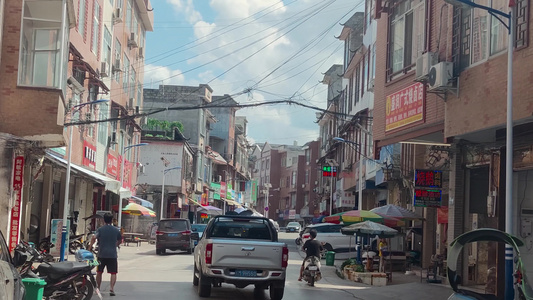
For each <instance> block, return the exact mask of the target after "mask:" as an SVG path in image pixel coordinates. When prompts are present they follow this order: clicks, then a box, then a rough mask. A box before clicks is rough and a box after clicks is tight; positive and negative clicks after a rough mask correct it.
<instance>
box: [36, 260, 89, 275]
mask: <svg viewBox="0 0 533 300" xmlns="http://www.w3.org/2000/svg"><path fill="white" fill-rule="evenodd" d="M92 268H93V267H92V266H89V265H87V263H84V262H72V261H63V262H57V263H53V264H40V265H39V267H37V271H38V272H39V274H41V275H46V274H68V273H73V272H77V271H81V270H83V269H89V270H90V269H92Z"/></svg>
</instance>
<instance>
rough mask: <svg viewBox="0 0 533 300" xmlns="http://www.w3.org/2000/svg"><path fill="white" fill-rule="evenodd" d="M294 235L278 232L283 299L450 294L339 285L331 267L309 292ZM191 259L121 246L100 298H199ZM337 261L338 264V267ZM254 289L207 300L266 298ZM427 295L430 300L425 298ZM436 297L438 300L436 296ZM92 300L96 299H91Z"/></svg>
mask: <svg viewBox="0 0 533 300" xmlns="http://www.w3.org/2000/svg"><path fill="white" fill-rule="evenodd" d="M296 236H297V234H296V233H280V240H282V241H284V242H286V243H287V244H288V245H289V248H290V255H289V267H288V277H287V280H286V286H285V296H284V299H306V300H313V299H317V300H318V299H321V300H322V299H335V300H342V299H395V300H397V299H430V298H431V299H432V300H441V299H442V300H445V299H447V298H448V296H449V295H450V292H449V289H447V288H444V287H439V286H433V285H428V284H415V285H412V284H405V285H392V286H387V287H382V288H377V287H370V286H367V285H363V284H358V283H353V282H350V281H347V280H342V279H340V278H338V277H337V276H336V275H335V272H334V268H333V267H324V278H323V279H322V280H321V281H319V282H318V283H317V284H316V287H309V286H307V285H306V284H305V283H303V282H298V281H297V278H298V272H299V268H300V265H301V261H302V259H303V258H302V256H301V252H298V251H297V248H296V245H295V244H294V239H295V238H296ZM192 263H193V256H192V255H189V254H185V253H180V252H172V251H167V254H166V255H163V256H159V255H156V254H155V246H153V245H148V244H143V245H142V246H140V247H136V246H131V245H130V246H122V248H121V250H120V254H119V274H118V282H117V285H116V286H115V293H116V294H117V295H116V296H115V297H111V296H110V295H109V275H107V274H104V281H103V283H102V294H103V297H104V299H117V300H118V299H134V300H136V299H139V300H141V299H143V300H145V299H154V300H155V299H203V298H200V297H199V296H198V294H197V289H196V287H194V286H193V285H192V276H193V275H192V268H193V267H192ZM340 263H341V261H337V262H336V264H340ZM253 290H254V289H253V286H248V287H246V288H244V289H237V288H235V287H234V286H233V285H228V284H223V285H222V287H220V288H213V289H212V293H211V297H210V298H209V299H232V300H240V299H265V300H266V299H270V297H269V295H268V290H267V291H265V292H264V293H262V294H261V295H254V293H253ZM429 295H431V297H429ZM439 296H440V297H439ZM93 299H94V298H93Z"/></svg>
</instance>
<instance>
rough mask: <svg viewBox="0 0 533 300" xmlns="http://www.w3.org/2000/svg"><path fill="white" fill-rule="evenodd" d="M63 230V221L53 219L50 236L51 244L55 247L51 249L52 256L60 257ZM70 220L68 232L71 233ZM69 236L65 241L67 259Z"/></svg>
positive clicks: (68, 221)
mask: <svg viewBox="0 0 533 300" xmlns="http://www.w3.org/2000/svg"><path fill="white" fill-rule="evenodd" d="M62 228H63V219H52V227H51V234H50V243H52V244H53V245H54V246H53V247H51V248H50V255H52V256H54V257H58V256H59V255H60V252H61V251H60V250H61V237H62V236H61V230H62ZM69 229H70V220H67V231H70V230H69ZM68 244H69V234H67V240H66V241H65V257H66V255H68Z"/></svg>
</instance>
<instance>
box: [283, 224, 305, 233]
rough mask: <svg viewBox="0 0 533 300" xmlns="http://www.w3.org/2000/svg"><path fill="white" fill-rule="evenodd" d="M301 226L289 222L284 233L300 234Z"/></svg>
mask: <svg viewBox="0 0 533 300" xmlns="http://www.w3.org/2000/svg"><path fill="white" fill-rule="evenodd" d="M301 228H302V226H301V225H300V223H298V222H289V224H287V226H286V227H285V232H300V229H301Z"/></svg>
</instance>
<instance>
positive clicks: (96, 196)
mask: <svg viewBox="0 0 533 300" xmlns="http://www.w3.org/2000/svg"><path fill="white" fill-rule="evenodd" d="M121 3H122V1H115V4H116V5H117V6H118V5H121ZM129 3H130V5H129V10H126V11H123V13H124V16H126V19H128V17H129V19H131V20H133V19H135V20H139V22H137V21H135V22H134V24H133V25H131V27H130V28H129V30H132V31H136V32H139V33H142V34H143V35H144V32H145V30H152V26H153V14H152V13H151V7H150V3H149V1H136V2H135V3H134V2H133V1H129ZM1 4H2V5H1V6H0V7H1V8H2V9H0V12H1V15H2V16H4V17H3V18H2V19H4V23H3V26H4V27H3V28H7V29H8V30H7V31H3V33H2V34H3V35H2V36H1V37H2V38H1V39H0V40H1V41H2V42H1V45H2V53H5V54H4V55H3V57H2V60H1V63H2V64H1V66H0V68H1V70H2V74H3V75H2V80H1V82H0V85H1V86H2V91H3V92H2V94H1V95H0V107H1V108H2V111H9V112H10V114H9V115H6V116H5V117H2V120H1V121H0V132H2V134H5V138H3V139H2V142H4V141H5V142H7V143H8V144H9V147H5V145H2V147H0V148H1V149H2V151H7V152H5V153H4V154H3V155H4V156H6V157H16V159H15V160H14V161H15V162H16V163H17V166H16V167H17V169H21V171H23V172H22V173H23V174H24V175H23V176H24V177H26V176H29V177H26V178H25V179H26V180H24V182H26V184H24V183H21V186H20V187H21V188H22V190H23V192H22V193H18V194H17V195H20V196H21V199H19V200H20V201H19V200H17V201H11V200H9V201H8V203H7V205H6V206H5V207H8V211H6V212H0V213H1V214H2V215H8V216H9V217H8V218H2V220H6V222H7V220H10V222H13V220H14V221H15V222H17V223H18V225H19V228H22V229H23V230H21V232H20V233H21V235H22V236H24V237H25V238H26V239H28V240H31V241H38V240H39V239H40V238H43V237H45V236H47V235H49V234H50V220H51V219H58V218H59V219H61V218H62V216H63V211H64V209H65V208H66V209H68V211H67V215H69V217H71V218H72V221H73V222H74V223H76V221H77V219H79V218H81V217H84V216H86V215H91V214H93V213H94V212H95V211H96V210H100V209H105V210H111V207H112V205H113V202H114V203H116V204H117V203H118V199H120V198H122V197H128V196H129V195H131V191H130V190H129V189H121V188H120V181H119V180H120V175H121V174H122V172H121V171H119V169H118V168H119V164H118V161H117V160H118V157H115V159H111V160H110V159H109V157H108V151H109V148H110V145H112V144H113V143H109V140H110V138H109V137H114V136H115V135H112V134H111V132H108V130H107V129H108V126H109V125H110V124H109V122H102V123H100V124H101V125H98V126H97V125H95V124H94V123H95V121H97V120H103V119H107V118H109V117H110V116H109V110H108V109H107V106H113V103H115V102H117V101H118V100H117V99H118V96H119V94H118V93H114V92H115V90H113V89H112V88H113V86H112V84H110V83H109V82H105V80H103V78H104V75H106V74H108V72H109V70H107V69H105V68H104V69H102V66H103V65H102V62H103V61H104V60H105V59H106V57H108V56H106V55H107V54H109V53H110V51H111V45H110V44H108V43H106V42H105V41H107V40H108V39H106V38H107V37H108V34H106V33H107V32H106V31H105V28H106V26H107V27H109V28H110V26H112V25H113V23H112V22H111V19H112V18H114V17H118V18H120V15H118V14H117V11H116V10H114V9H113V7H111V6H110V5H111V4H110V3H109V1H105V0H101V1H98V0H95V1H90V0H85V1H47V0H39V1H24V0H21V1H10V2H9V3H5V10H3V9H4V2H3V1H2V3H1ZM108 17H109V22H108V21H107V20H108ZM36 19H39V20H46V21H43V22H31V20H36ZM117 37H119V35H117ZM130 37H131V36H130ZM119 38H120V39H122V36H120V37H119ZM136 45H137V46H141V47H143V46H144V40H138V41H137V44H136ZM105 46H109V47H108V48H106V47H105ZM130 46H131V47H130V48H129V49H127V51H126V49H124V50H125V52H127V55H132V53H133V52H135V51H136V50H133V49H134V46H133V45H130ZM4 50H6V51H4ZM115 51H117V53H120V55H122V51H121V50H116V49H115ZM135 53H136V52H135ZM125 55H126V54H125ZM143 64H144V62H139V63H138V64H137V65H139V66H138V67H136V69H137V70H139V71H138V73H135V72H133V75H131V76H130V75H129V77H128V78H129V79H128V81H127V82H126V83H127V84H126V86H127V88H128V89H134V88H136V87H137V85H136V84H137V83H139V82H142V65H143ZM128 70H130V69H128ZM128 74H131V73H130V72H129V71H128ZM130 80H131V82H135V84H130ZM122 84H123V83H122V82H121V88H122ZM121 90H122V89H121ZM121 93H122V92H121ZM18 99H24V100H25V101H23V102H21V101H18ZM104 99H105V100H104ZM97 100H103V101H102V102H106V103H105V104H102V103H100V102H99V103H98V104H94V103H92V102H94V101H97ZM140 101H142V100H140ZM118 102H120V101H118ZM124 103H125V101H124ZM118 116H119V115H118V114H117V115H116V117H118ZM123 116H124V114H120V117H123ZM29 119H30V120H31V122H20V120H29ZM114 124H115V126H118V122H116V123H114ZM132 124H133V127H135V125H134V124H135V121H131V122H129V123H128V124H126V122H125V121H123V122H122V125H123V126H122V129H123V130H124V132H126V133H128V134H129V136H128V135H124V137H123V138H122V140H121V141H122V142H121V145H124V144H125V145H126V147H127V146H128V145H131V141H133V140H135V137H134V134H133V133H132V132H133V130H131V129H130V128H133V127H132V126H130V125H132ZM64 128H66V129H67V130H64ZM70 137H72V139H71V140H72V143H68V142H66V141H69V139H70ZM99 141H102V142H101V143H100V144H99V143H98V142H99ZM111 141H114V140H113V139H111ZM62 146H67V147H66V149H65V148H57V147H62ZM51 148H53V150H55V151H49V150H47V149H51ZM119 152H120V151H119ZM131 152H133V151H131ZM68 153H71V154H70V155H69V154H68ZM69 156H70V161H71V165H72V172H71V177H72V179H71V180H70V185H69V187H70V188H69V189H68V190H69V194H68V195H67V196H65V192H66V190H67V188H66V181H67V180H66V179H67V176H66V165H67V159H68V157H69ZM132 157H138V156H137V155H132ZM132 157H130V158H128V161H132V162H136V159H135V158H132ZM20 158H25V160H24V163H23V164H22V160H21V159H20ZM131 165H132V164H129V163H127V164H126V166H127V167H128V170H129V171H128V172H124V173H126V175H127V176H125V180H124V182H125V183H126V186H128V187H130V186H133V185H134V183H135V182H134V181H135V177H136V175H135V167H132V166H131ZM12 167H13V166H12V163H11V162H9V163H6V165H5V166H4V168H3V170H4V171H5V172H6V175H7V176H5V178H10V177H11V175H9V174H12V171H11V170H13V168H12ZM16 173H17V174H18V173H19V172H16ZM106 173H107V176H106ZM31 174H33V175H31ZM17 177H20V176H17ZM30 178H32V179H30ZM7 183H8V184H9V182H7ZM19 183H20V182H19ZM30 183H31V187H30V186H29V185H30ZM17 188H18V187H17ZM0 189H2V190H4V189H5V191H6V193H10V192H9V191H10V188H8V187H7V186H6V183H0ZM34 199H35V201H33V200H34ZM65 199H69V200H65ZM87 199H91V200H92V201H91V200H89V201H87ZM30 200H32V201H30ZM65 201H68V203H65ZM13 204H16V205H15V206H17V205H21V208H19V207H16V209H17V210H18V212H19V213H17V215H20V216H21V217H20V219H19V220H15V219H16V217H15V218H13V217H12V215H13V213H12V212H14V211H15V210H14V209H15V208H14V207H13ZM2 207H4V206H2ZM6 224H7V223H6ZM6 224H2V227H4V225H6ZM28 228H30V229H31V230H28ZM84 230H85V228H81V226H78V231H84ZM13 233H14V234H10V237H11V236H14V237H15V239H16V238H18V237H17V232H16V231H13Z"/></svg>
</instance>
